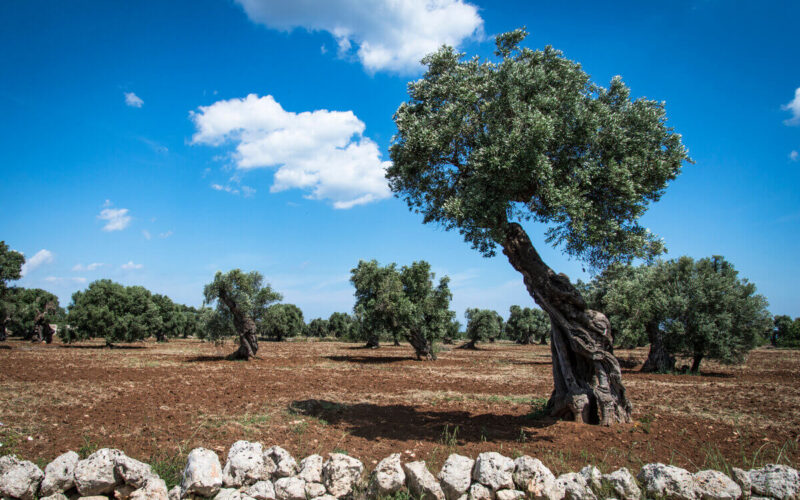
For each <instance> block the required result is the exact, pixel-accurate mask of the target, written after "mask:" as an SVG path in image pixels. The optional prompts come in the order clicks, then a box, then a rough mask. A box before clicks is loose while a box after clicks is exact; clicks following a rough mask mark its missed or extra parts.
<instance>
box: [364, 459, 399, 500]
mask: <svg viewBox="0 0 800 500" xmlns="http://www.w3.org/2000/svg"><path fill="white" fill-rule="evenodd" d="M405 484H406V473H405V472H404V471H403V466H402V464H401V463H400V454H399V453H392V454H391V455H389V456H388V457H386V458H384V459H383V460H381V461H380V462H378V465H377V466H376V467H375V470H374V471H372V476H371V477H370V481H369V493H370V496H374V497H376V498H378V497H382V496H389V495H393V494H394V493H396V492H398V491H400V490H401V489H403V487H404V486H405Z"/></svg>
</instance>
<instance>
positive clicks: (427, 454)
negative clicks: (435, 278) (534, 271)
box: [0, 340, 800, 473]
mask: <svg viewBox="0 0 800 500" xmlns="http://www.w3.org/2000/svg"><path fill="white" fill-rule="evenodd" d="M233 350H234V346H233V344H231V343H228V344H226V345H224V346H221V347H220V346H214V345H213V344H209V343H203V342H199V341H192V340H189V341H182V340H173V341H171V342H169V343H168V344H156V343H153V342H146V343H139V344H133V345H130V346H120V348H115V349H108V348H105V347H103V345H102V344H101V343H99V342H98V343H84V344H79V345H70V346H65V345H60V344H57V343H56V344H53V345H49V346H47V345H31V344H30V343H25V342H20V341H8V342H5V343H4V344H2V345H0V422H1V423H2V425H0V442H2V444H3V446H2V448H0V454H6V453H16V454H18V455H19V456H21V457H24V458H26V459H29V460H34V461H38V462H39V463H46V462H48V461H50V460H52V459H53V458H54V457H55V456H57V455H58V454H60V453H62V452H64V451H66V450H80V451H82V452H83V453H87V452H89V451H92V450H93V449H94V448H97V447H113V448H120V449H122V450H124V451H125V452H126V453H127V454H128V455H130V456H133V457H136V458H139V459H142V460H146V461H150V462H158V461H162V462H163V461H164V460H172V461H173V462H174V463H181V460H182V458H183V457H184V456H185V454H186V453H188V451H189V450H191V449H192V448H193V447H196V446H204V447H207V448H212V449H214V450H216V451H217V452H218V454H219V455H220V456H221V458H222V459H223V460H224V457H225V455H226V454H227V450H228V447H229V446H230V445H231V444H232V443H233V442H234V441H236V440H239V439H247V440H251V441H260V442H262V443H264V444H266V445H272V444H278V445H281V446H283V447H285V448H286V449H288V450H289V451H290V452H291V453H292V454H293V455H294V456H295V457H298V458H299V457H304V456H306V455H309V454H311V453H320V454H323V455H324V454H326V453H328V452H332V451H340V452H342V451H343V452H346V453H348V454H350V455H352V456H355V457H358V458H360V459H361V460H363V461H364V462H365V465H366V466H367V468H371V467H372V466H374V464H375V463H376V462H377V461H378V460H380V459H381V458H383V457H385V456H387V455H389V454H390V453H393V452H402V453H403V459H404V460H413V459H423V460H426V461H427V462H428V465H429V467H430V468H431V469H432V470H438V468H439V467H440V466H441V464H442V462H443V461H444V459H445V458H446V457H447V455H448V454H450V453H453V452H457V453H461V454H465V455H469V456H472V457H474V456H476V455H477V454H478V453H480V452H482V451H499V452H501V453H503V454H505V455H508V456H512V457H513V456H515V455H519V454H529V455H531V456H534V457H538V458H540V459H541V460H542V461H543V462H544V463H545V464H546V465H547V466H549V467H550V468H551V469H553V470H554V472H557V473H560V472H565V471H567V470H577V469H578V468H580V467H582V466H584V465H586V464H587V463H594V464H596V465H598V466H599V467H600V468H601V469H603V470H607V469H611V468H615V467H619V466H626V467H628V468H631V469H633V470H634V471H636V470H638V469H639V467H640V466H641V465H642V464H643V463H649V462H657V461H660V462H664V463H672V464H675V465H680V466H683V467H686V468H688V469H690V470H697V469H699V468H704V467H713V468H723V469H724V468H725V467H727V466H732V465H735V466H745V467H750V466H751V465H753V464H754V463H756V464H759V463H765V462H775V461H779V462H783V463H788V464H791V465H794V466H795V467H797V464H798V463H799V462H800V451H799V450H798V448H799V446H798V444H800V443H798V441H799V440H800V352H798V351H781V350H771V349H760V350H757V351H754V352H753V353H752V354H751V355H750V357H749V360H748V362H747V364H746V365H745V366H736V367H727V366H720V365H716V364H713V363H707V362H704V366H703V368H702V374H701V375H647V374H640V373H638V372H637V371H636V370H637V369H638V367H634V368H631V369H625V370H624V373H623V377H624V379H623V381H624V383H625V386H626V388H627V391H628V393H629V396H630V398H631V400H632V401H633V404H634V419H635V421H634V423H631V424H627V425H618V426H615V427H610V428H604V427H598V426H588V425H581V424H575V423H572V422H563V421H553V420H550V419H548V418H546V417H543V416H542V415H541V408H542V406H543V404H544V402H545V401H546V399H547V397H548V396H549V393H550V390H551V387H552V375H551V364H550V351H549V347H546V346H517V345H513V344H509V343H496V344H485V345H482V346H481V350H479V351H465V350H449V351H446V352H442V353H440V359H439V360H438V361H435V362H419V361H415V360H413V359H412V349H411V348H410V347H409V346H407V345H405V346H402V347H389V346H384V347H381V348H380V349H377V350H365V349H361V348H360V346H359V345H356V344H345V343H339V342H283V343H272V342H262V343H261V345H260V350H259V355H260V359H256V360H253V361H250V362H241V361H228V360H226V359H225V355H227V354H228V353H230V352H232V351H233ZM646 354H647V352H646V350H645V349H637V350H631V351H619V352H617V355H618V356H619V357H620V358H622V359H638V360H639V361H640V362H641V361H643V360H644V358H645V357H646Z"/></svg>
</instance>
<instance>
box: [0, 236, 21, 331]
mask: <svg viewBox="0 0 800 500" xmlns="http://www.w3.org/2000/svg"><path fill="white" fill-rule="evenodd" d="M24 263H25V256H24V255H22V254H21V253H20V252H17V251H15V250H11V249H10V248H8V245H6V242H5V241H0V341H3V340H5V339H6V337H7V336H8V334H7V332H6V328H7V327H8V325H9V323H10V322H11V314H12V311H13V310H14V304H13V303H12V302H11V301H10V298H9V296H8V295H9V290H8V282H9V281H16V280H18V279H20V278H21V277H22V265H23V264H24Z"/></svg>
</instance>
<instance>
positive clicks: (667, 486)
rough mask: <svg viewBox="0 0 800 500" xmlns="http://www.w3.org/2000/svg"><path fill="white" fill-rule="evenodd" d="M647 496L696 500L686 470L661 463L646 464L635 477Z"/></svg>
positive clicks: (691, 482) (693, 484)
mask: <svg viewBox="0 0 800 500" xmlns="http://www.w3.org/2000/svg"><path fill="white" fill-rule="evenodd" d="M636 478H637V479H638V480H639V482H640V483H642V485H643V486H644V490H645V492H646V494H647V495H648V496H650V495H652V496H658V497H661V498H664V499H665V500H696V499H697V488H696V486H695V482H694V476H692V475H691V474H690V473H689V472H688V471H687V470H685V469H681V468H680V467H675V466H672V465H664V464H661V463H656V464H647V465H645V466H644V467H642V470H640V471H639V474H638V475H637V476H636Z"/></svg>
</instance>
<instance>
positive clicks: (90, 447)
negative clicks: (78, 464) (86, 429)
mask: <svg viewBox="0 0 800 500" xmlns="http://www.w3.org/2000/svg"><path fill="white" fill-rule="evenodd" d="M82 439H83V444H82V445H81V447H80V448H78V456H79V457H81V460H83V459H85V458H86V457H88V456H89V455H91V454H92V453H94V452H96V451H97V450H98V449H99V448H100V445H99V444H97V443H95V442H94V441H92V439H91V438H90V437H89V436H86V435H85V434H84V435H83V436H82Z"/></svg>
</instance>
